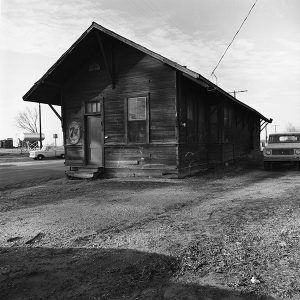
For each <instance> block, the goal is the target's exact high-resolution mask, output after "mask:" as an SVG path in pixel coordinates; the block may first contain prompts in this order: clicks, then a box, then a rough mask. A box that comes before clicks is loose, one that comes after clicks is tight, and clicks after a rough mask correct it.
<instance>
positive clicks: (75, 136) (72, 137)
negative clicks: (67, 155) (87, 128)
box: [68, 121, 80, 145]
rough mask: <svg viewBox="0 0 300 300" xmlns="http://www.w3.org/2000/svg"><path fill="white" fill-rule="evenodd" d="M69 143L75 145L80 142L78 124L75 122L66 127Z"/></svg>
mask: <svg viewBox="0 0 300 300" xmlns="http://www.w3.org/2000/svg"><path fill="white" fill-rule="evenodd" d="M68 136H69V142H70V143H71V144H72V145H75V144H77V143H78V142H79V140H80V124H79V123H78V122H76V121H73V122H71V123H70V125H69V127H68Z"/></svg>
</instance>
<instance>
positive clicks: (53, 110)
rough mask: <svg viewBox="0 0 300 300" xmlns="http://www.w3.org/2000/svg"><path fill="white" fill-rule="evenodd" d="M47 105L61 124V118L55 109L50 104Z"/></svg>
mask: <svg viewBox="0 0 300 300" xmlns="http://www.w3.org/2000/svg"><path fill="white" fill-rule="evenodd" d="M48 105H49V107H50V108H51V109H52V111H53V112H54V113H55V114H56V116H57V117H58V118H59V120H60V121H61V122H62V118H61V116H60V115H59V113H58V112H57V111H56V109H55V108H54V107H53V106H52V105H51V104H48Z"/></svg>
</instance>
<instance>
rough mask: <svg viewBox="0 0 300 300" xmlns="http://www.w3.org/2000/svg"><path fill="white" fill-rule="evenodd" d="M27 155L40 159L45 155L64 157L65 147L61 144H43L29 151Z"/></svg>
mask: <svg viewBox="0 0 300 300" xmlns="http://www.w3.org/2000/svg"><path fill="white" fill-rule="evenodd" d="M29 157H31V158H33V159H38V160H42V159H44V158H45V157H60V158H65V149H64V147H62V146H60V147H55V146H44V147H43V148H42V149H38V150H33V151H29Z"/></svg>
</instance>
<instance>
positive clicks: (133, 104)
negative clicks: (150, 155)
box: [126, 97, 149, 143]
mask: <svg viewBox="0 0 300 300" xmlns="http://www.w3.org/2000/svg"><path fill="white" fill-rule="evenodd" d="M126 111H127V116H126V120H127V128H126V129H127V133H126V135H127V142H128V143H148V142H149V125H148V121H149V120H148V117H147V115H148V109H147V97H135V98H128V99H127V103H126Z"/></svg>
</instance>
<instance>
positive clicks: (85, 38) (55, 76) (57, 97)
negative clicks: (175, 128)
mask: <svg viewBox="0 0 300 300" xmlns="http://www.w3.org/2000/svg"><path fill="white" fill-rule="evenodd" d="M97 31H98V32H102V33H104V34H107V35H108V36H110V37H113V38H115V39H117V40H119V41H121V42H123V43H125V44H127V45H129V46H132V47H133V48H135V49H138V50H140V51H142V52H143V53H145V54H147V55H150V56H152V57H153V58H155V59H158V60H160V61H161V62H163V63H165V64H167V65H169V66H170V67H172V68H174V69H175V70H177V71H179V72H182V74H183V75H184V76H185V77H187V78H188V79H190V80H192V81H194V82H195V83H197V84H199V85H200V86H202V87H204V88H206V89H208V90H214V91H216V92H218V93H220V94H222V95H224V96H225V97H226V98H227V99H228V100H230V101H233V102H235V103H236V104H238V105H241V106H243V107H245V108H246V109H248V110H250V111H252V112H253V113H255V114H257V115H258V116H259V117H260V118H261V119H262V120H264V121H265V122H268V123H271V122H272V119H268V118H266V117H265V116H263V115H262V114H260V113H259V112H258V111H256V110H255V109H253V108H252V107H250V106H248V105H246V104H245V103H243V102H241V101H239V100H237V99H236V98H234V97H233V96H232V95H230V94H229V93H227V92H225V91H224V90H223V89H221V88H220V87H218V86H217V85H215V84H214V83H212V82H211V81H209V80H208V79H206V78H205V77H203V76H201V75H200V74H199V73H197V72H195V71H193V70H190V69H188V68H186V67H185V66H182V65H180V64H178V63H176V62H174V61H172V60H170V59H168V58H166V57H164V56H162V55H160V54H158V53H155V52H153V51H151V50H149V49H147V48H145V47H143V46H141V45H139V44H137V43H135V42H133V41H131V40H128V39H126V38H125V37H123V36H120V35H118V34H117V33H115V32H113V31H111V30H109V29H107V28H105V27H103V26H101V25H99V24H97V23H95V22H93V23H92V25H91V26H90V27H89V28H88V29H87V30H86V31H85V32H84V33H83V34H82V35H81V36H80V37H79V38H78V39H77V41H76V42H75V43H74V44H73V45H72V46H71V47H70V48H69V49H68V50H67V51H66V52H65V53H64V54H63V55H62V56H61V57H60V58H59V59H58V60H57V62H56V63H55V64H54V65H53V66H52V67H51V68H50V69H49V70H48V71H47V72H46V73H45V74H44V75H43V77H42V78H41V79H40V80H38V81H37V82H36V83H35V84H34V85H33V86H32V87H31V89H30V90H29V91H28V92H27V93H26V94H25V95H24V96H23V100H24V101H30V102H39V103H45V104H53V105H61V88H62V86H63V85H64V83H65V81H66V80H67V78H68V76H70V75H71V74H74V72H75V71H76V69H77V68H78V66H80V65H81V64H84V63H85V62H86V61H88V59H89V58H90V57H91V55H93V54H96V51H97V46H96V45H95V44H96V43H97V40H96V38H95V36H96V35H95V34H93V32H97Z"/></svg>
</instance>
